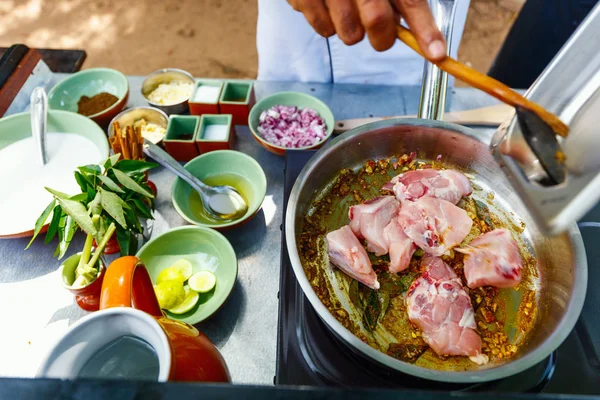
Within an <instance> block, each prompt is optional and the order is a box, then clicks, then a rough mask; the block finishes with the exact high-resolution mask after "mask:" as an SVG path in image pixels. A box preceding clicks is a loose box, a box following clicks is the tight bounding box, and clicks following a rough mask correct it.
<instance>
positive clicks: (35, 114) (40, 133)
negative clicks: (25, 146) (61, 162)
mask: <svg viewBox="0 0 600 400" xmlns="http://www.w3.org/2000/svg"><path fill="white" fill-rule="evenodd" d="M30 102H31V103H30V104H31V110H30V115H31V133H32V134H33V140H34V141H35V142H36V143H37V147H38V153H39V155H40V159H41V162H42V165H46V163H47V162H48V156H47V154H46V122H47V119H48V97H47V96H46V91H45V90H44V88H42V87H37V88H35V89H33V92H32V93H31V98H30Z"/></svg>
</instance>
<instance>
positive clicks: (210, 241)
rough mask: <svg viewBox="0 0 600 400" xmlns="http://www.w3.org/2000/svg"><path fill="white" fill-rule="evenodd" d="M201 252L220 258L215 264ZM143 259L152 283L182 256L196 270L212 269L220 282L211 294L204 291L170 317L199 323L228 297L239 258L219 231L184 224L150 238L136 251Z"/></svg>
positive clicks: (235, 275)
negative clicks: (190, 305)
mask: <svg viewBox="0 0 600 400" xmlns="http://www.w3.org/2000/svg"><path fill="white" fill-rule="evenodd" d="M202 254H208V255H210V256H213V257H216V258H217V259H218V264H217V265H216V266H210V265H208V264H207V263H206V262H204V261H202ZM137 256H138V258H139V259H140V260H142V261H143V262H144V265H146V268H147V269H148V272H149V273H150V278H152V283H154V284H156V278H157V277H158V274H159V273H160V272H161V271H162V270H163V269H165V268H168V267H170V266H171V265H173V263H175V262H176V261H177V260H179V259H182V258H183V259H186V260H188V261H190V262H191V263H192V265H193V268H194V269H193V273H196V272H199V271H202V270H210V271H211V272H212V273H213V274H215V276H216V277H217V284H216V286H215V288H214V289H213V290H211V291H210V292H208V293H201V294H200V300H199V301H198V303H197V305H196V306H195V307H194V308H193V309H192V310H190V311H188V312H187V313H185V314H180V315H178V314H171V313H169V312H167V314H168V315H169V317H170V318H173V319H176V320H179V321H183V322H187V323H188V324H192V325H193V324H197V323H198V322H200V321H204V320H205V319H207V318H209V317H210V316H211V315H213V314H214V313H215V312H216V311H217V310H218V309H219V308H220V307H221V306H222V305H223V304H224V303H225V301H226V300H227V298H228V297H229V294H230V293H231V291H232V289H233V286H234V284H235V280H236V278H237V271H238V266H237V258H236V256H235V251H234V250H233V247H231V244H230V243H229V241H228V240H227V239H226V238H225V236H223V235H222V234H220V233H219V232H217V231H215V230H213V229H209V228H204V227H201V226H182V227H179V228H173V229H171V230H169V231H168V232H166V233H163V234H162V235H160V236H158V237H156V238H154V239H152V240H150V241H149V242H148V243H146V244H145V245H144V246H143V247H142V248H141V249H140V250H139V251H138V253H137Z"/></svg>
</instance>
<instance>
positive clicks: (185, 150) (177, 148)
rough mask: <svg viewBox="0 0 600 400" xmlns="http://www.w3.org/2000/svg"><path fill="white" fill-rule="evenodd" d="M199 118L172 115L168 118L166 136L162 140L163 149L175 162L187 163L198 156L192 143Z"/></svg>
mask: <svg viewBox="0 0 600 400" xmlns="http://www.w3.org/2000/svg"><path fill="white" fill-rule="evenodd" d="M199 126H200V117H198V116H195V115H172V116H171V118H169V125H168V126H167V134H166V135H165V138H164V140H163V143H164V145H165V149H166V150H167V152H168V153H169V154H170V155H171V156H173V158H174V159H176V160H177V161H189V160H191V159H192V158H194V157H196V156H198V148H197V147H196V144H195V143H194V141H195V140H196V134H197V132H198V127H199Z"/></svg>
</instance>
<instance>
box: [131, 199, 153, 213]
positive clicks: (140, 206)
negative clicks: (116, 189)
mask: <svg viewBox="0 0 600 400" xmlns="http://www.w3.org/2000/svg"><path fill="white" fill-rule="evenodd" d="M131 201H132V202H133V205H134V208H135V210H137V211H138V213H139V214H140V215H141V216H142V217H144V218H152V211H150V207H148V206H147V205H146V203H144V202H143V201H142V200H140V199H132V200H131Z"/></svg>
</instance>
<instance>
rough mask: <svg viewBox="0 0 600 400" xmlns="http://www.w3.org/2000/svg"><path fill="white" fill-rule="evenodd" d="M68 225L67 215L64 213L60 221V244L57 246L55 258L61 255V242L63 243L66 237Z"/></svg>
mask: <svg viewBox="0 0 600 400" xmlns="http://www.w3.org/2000/svg"><path fill="white" fill-rule="evenodd" d="M66 223H67V214H65V213H62V214H61V216H60V220H59V222H58V244H57V245H56V249H55V250H54V257H58V255H59V254H60V242H62V241H63V238H64V236H65V225H66Z"/></svg>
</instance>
